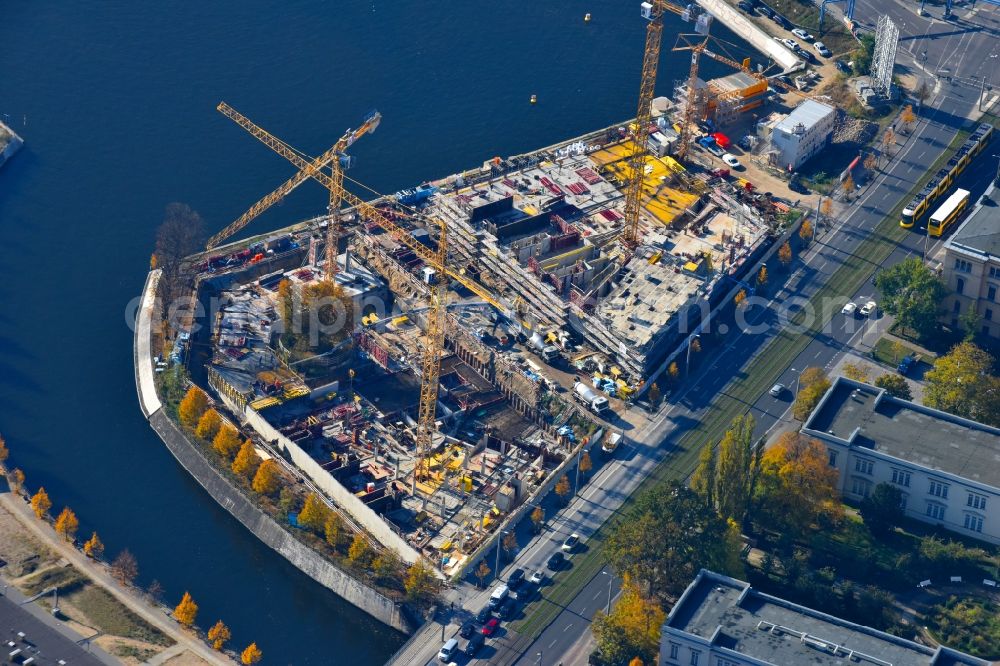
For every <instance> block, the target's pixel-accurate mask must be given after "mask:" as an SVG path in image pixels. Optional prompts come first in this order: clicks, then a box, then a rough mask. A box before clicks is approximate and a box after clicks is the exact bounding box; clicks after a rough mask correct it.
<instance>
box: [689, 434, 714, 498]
mask: <svg viewBox="0 0 1000 666" xmlns="http://www.w3.org/2000/svg"><path fill="white" fill-rule="evenodd" d="M691 490H693V491H695V492H696V493H698V494H699V495H701V496H702V497H703V498H705V503H706V504H708V505H709V506H710V507H713V508H714V507H715V447H713V446H712V445H711V444H705V445H704V446H702V447H701V453H700V454H698V467H696V468H695V470H694V473H693V474H692V475H691Z"/></svg>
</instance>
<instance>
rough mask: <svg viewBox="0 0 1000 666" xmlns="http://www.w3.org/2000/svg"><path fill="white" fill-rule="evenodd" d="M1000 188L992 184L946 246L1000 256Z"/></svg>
mask: <svg viewBox="0 0 1000 666" xmlns="http://www.w3.org/2000/svg"><path fill="white" fill-rule="evenodd" d="M998 198H1000V190H998V189H997V187H996V186H995V185H990V188H989V189H988V190H986V194H984V195H983V198H982V199H981V200H980V202H979V203H977V204H976V207H975V208H974V209H973V211H972V212H971V213H970V214H969V216H968V217H967V218H965V221H964V222H962V224H960V225H959V227H958V229H956V230H955V233H954V234H952V236H951V238H950V239H948V242H947V243H946V244H945V247H951V248H956V249H970V250H974V251H975V252H977V253H979V254H987V255H990V256H993V257H1000V201H997V199H998Z"/></svg>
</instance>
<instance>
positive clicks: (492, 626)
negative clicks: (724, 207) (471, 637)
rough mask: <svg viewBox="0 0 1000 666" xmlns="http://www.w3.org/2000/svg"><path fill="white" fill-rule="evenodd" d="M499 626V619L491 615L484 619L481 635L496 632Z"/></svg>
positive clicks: (490, 634)
mask: <svg viewBox="0 0 1000 666" xmlns="http://www.w3.org/2000/svg"><path fill="white" fill-rule="evenodd" d="M499 626H500V620H498V619H497V618H495V617H491V618H490V619H489V620H487V621H486V624H484V625H483V630H482V631H483V636H492V635H493V634H494V633H496V630H497V627H499Z"/></svg>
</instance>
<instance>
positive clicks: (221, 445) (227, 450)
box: [212, 423, 242, 460]
mask: <svg viewBox="0 0 1000 666" xmlns="http://www.w3.org/2000/svg"><path fill="white" fill-rule="evenodd" d="M241 445H242V442H241V441H240V433H239V431H238V430H236V428H234V427H232V426H231V425H229V424H228V423H227V424H224V425H223V426H222V427H221V428H219V432H217V433H215V439H213V440H212V448H213V449H215V452H216V453H218V454H219V455H220V456H222V457H223V458H225V459H226V460H232V458H233V456H234V455H236V453H237V452H238V451H239V450H240V446H241Z"/></svg>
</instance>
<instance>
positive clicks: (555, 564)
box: [545, 550, 566, 571]
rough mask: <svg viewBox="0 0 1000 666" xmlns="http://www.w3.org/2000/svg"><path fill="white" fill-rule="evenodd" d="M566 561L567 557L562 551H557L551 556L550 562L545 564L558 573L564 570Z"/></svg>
mask: <svg viewBox="0 0 1000 666" xmlns="http://www.w3.org/2000/svg"><path fill="white" fill-rule="evenodd" d="M565 559H566V556H565V555H563V554H562V552H561V551H558V550H557V551H556V552H554V553H552V555H550V556H549V561H548V562H546V563H545V566H547V567H548V568H549V569H550V570H552V571H558V570H559V569H562V565H563V561H564V560H565Z"/></svg>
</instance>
